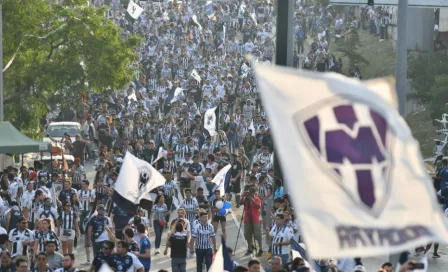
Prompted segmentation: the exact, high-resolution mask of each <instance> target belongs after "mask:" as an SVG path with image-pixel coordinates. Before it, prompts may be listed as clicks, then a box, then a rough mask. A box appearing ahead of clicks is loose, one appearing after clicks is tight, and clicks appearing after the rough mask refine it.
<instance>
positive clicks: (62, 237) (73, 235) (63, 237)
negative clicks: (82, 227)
mask: <svg viewBox="0 0 448 272" xmlns="http://www.w3.org/2000/svg"><path fill="white" fill-rule="evenodd" d="M71 232H72V233H71V234H70V236H67V235H64V230H61V237H60V238H61V239H60V240H61V241H63V242H65V241H70V240H75V230H71Z"/></svg>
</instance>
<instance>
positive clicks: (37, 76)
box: [3, 0, 140, 136]
mask: <svg viewBox="0 0 448 272" xmlns="http://www.w3.org/2000/svg"><path fill="white" fill-rule="evenodd" d="M139 43H140V42H139V38H138V37H136V36H133V35H131V36H130V37H129V38H127V39H124V38H122V30H121V28H120V27H118V26H116V25H114V24H113V23H112V21H111V20H110V19H108V18H105V17H104V10H103V9H95V8H92V7H88V6H87V5H86V1H81V0H67V1H65V2H63V4H60V5H59V4H52V5H49V1H48V0H27V1H22V0H4V1H3V52H4V53H3V54H4V65H6V63H7V62H8V61H9V60H10V59H11V58H12V57H13V55H14V53H15V52H17V55H16V57H15V59H14V61H13V63H12V65H11V66H10V67H9V69H8V70H6V71H5V73H4V84H5V94H4V97H5V116H6V118H5V119H6V120H8V121H11V122H12V123H13V124H14V125H15V126H16V127H18V128H19V129H21V130H23V131H24V132H28V134H30V136H36V135H37V134H38V133H39V129H38V128H39V120H40V119H41V118H42V117H43V116H45V114H46V112H47V108H48V105H49V104H50V103H59V104H62V105H71V106H74V107H75V106H76V104H78V103H80V102H81V93H82V92H83V91H87V90H89V91H94V92H103V91H104V90H105V89H106V88H114V89H118V88H121V87H122V86H123V85H125V84H126V83H128V82H129V81H130V80H132V76H133V70H132V68H131V64H132V62H133V61H134V60H136V54H135V52H136V50H135V48H136V47H137V46H138V45H139Z"/></svg>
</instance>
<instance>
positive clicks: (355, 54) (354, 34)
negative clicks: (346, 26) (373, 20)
mask: <svg viewBox="0 0 448 272" xmlns="http://www.w3.org/2000/svg"><path fill="white" fill-rule="evenodd" d="M346 36H347V37H346V39H345V41H341V42H340V43H338V51H340V52H342V53H343V54H344V55H345V56H346V57H347V58H348V61H349V65H348V67H349V68H350V69H351V68H352V67H353V66H354V65H355V64H356V65H357V64H360V63H361V62H362V63H365V64H368V63H369V61H368V60H366V59H365V58H364V57H363V56H362V52H361V53H360V52H359V51H360V41H359V33H358V31H357V30H356V29H354V28H351V29H350V32H349V33H348V34H346Z"/></svg>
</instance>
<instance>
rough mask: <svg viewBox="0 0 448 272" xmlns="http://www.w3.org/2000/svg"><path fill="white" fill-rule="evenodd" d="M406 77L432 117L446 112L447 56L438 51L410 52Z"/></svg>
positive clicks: (447, 86) (414, 96) (414, 94)
mask: <svg viewBox="0 0 448 272" xmlns="http://www.w3.org/2000/svg"><path fill="white" fill-rule="evenodd" d="M408 78H409V79H410V83H411V87H412V88H413V89H414V90H416V92H414V93H412V94H410V95H409V98H413V99H417V100H418V101H420V102H421V103H422V104H423V105H425V106H426V109H427V110H429V112H430V115H431V118H432V119H436V118H437V119H440V118H441V116H442V114H443V113H446V112H448V107H447V106H446V105H445V104H446V103H448V57H447V56H444V55H442V54H439V53H410V54H409V57H408Z"/></svg>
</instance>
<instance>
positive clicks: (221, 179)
mask: <svg viewBox="0 0 448 272" xmlns="http://www.w3.org/2000/svg"><path fill="white" fill-rule="evenodd" d="M230 167H231V165H230V164H228V165H226V166H225V167H224V168H222V169H221V170H219V172H218V173H216V175H215V177H214V178H213V180H212V181H211V183H213V185H214V186H213V189H212V190H209V189H208V188H207V185H206V181H205V180H203V181H202V185H201V186H202V188H204V195H205V196H207V199H208V200H209V202H211V201H213V200H215V198H214V197H215V192H216V190H219V191H220V193H221V194H222V195H224V194H225V189H226V188H225V183H226V180H225V179H226V175H227V172H229V170H230Z"/></svg>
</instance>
